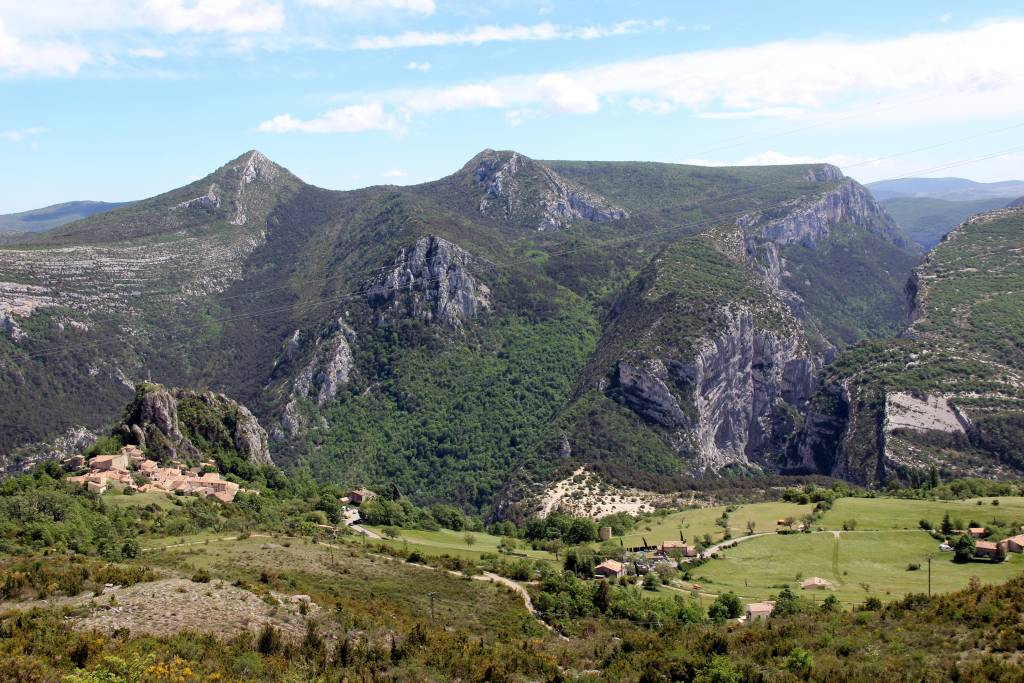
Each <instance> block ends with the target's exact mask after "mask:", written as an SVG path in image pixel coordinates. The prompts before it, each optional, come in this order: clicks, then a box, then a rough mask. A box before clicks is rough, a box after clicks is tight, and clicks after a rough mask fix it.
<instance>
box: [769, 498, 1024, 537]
mask: <svg viewBox="0 0 1024 683" xmlns="http://www.w3.org/2000/svg"><path fill="white" fill-rule="evenodd" d="M993 500H998V501H999V505H992V501H993ZM979 501H980V502H981V505H978V502H979ZM751 507H753V506H751ZM947 512H948V513H949V515H950V517H951V518H952V519H953V520H956V519H960V520H962V521H963V522H964V524H967V523H969V522H970V521H971V520H974V521H977V522H980V523H981V524H982V525H987V524H988V523H990V522H991V521H992V520H1006V521H1014V520H1019V521H1018V523H1017V525H1016V526H1018V527H1019V526H1020V524H1024V498H1021V497H1011V496H1006V497H1003V498H998V499H996V498H981V499H977V498H973V499H969V500H951V501H938V500H903V499H899V498H841V499H839V500H837V501H836V502H835V504H834V505H833V507H832V509H831V510H829V511H828V512H826V513H825V514H824V515H823V516H822V518H821V519H820V520H819V521H818V526H822V527H824V528H826V529H842V528H843V522H844V521H846V520H851V519H852V520H856V522H857V529H859V530H865V529H877V530H889V529H917V528H918V522H919V521H920V520H922V519H927V520H929V521H931V523H932V524H934V525H935V526H936V527H937V526H938V525H939V522H940V521H942V516H943V515H944V514H946V513H947Z"/></svg>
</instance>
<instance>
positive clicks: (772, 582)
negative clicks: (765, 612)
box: [693, 530, 1024, 603]
mask: <svg viewBox="0 0 1024 683" xmlns="http://www.w3.org/2000/svg"><path fill="white" fill-rule="evenodd" d="M938 546H939V542H938V541H936V540H935V539H933V538H932V537H931V536H929V535H928V534H927V533H926V532H924V531H917V530H893V531H852V532H845V531H843V532H827V531H826V532H815V533H810V534H787V535H774V536H764V537H761V538H755V539H751V540H749V541H746V542H743V543H740V544H739V545H737V546H736V547H735V548H730V549H728V550H726V551H724V552H723V553H721V554H720V555H719V558H718V559H714V560H711V561H709V562H708V563H707V564H705V565H703V566H701V567H699V568H697V569H695V570H693V574H694V580H695V581H696V582H698V583H701V584H702V586H703V588H704V589H705V590H706V591H708V592H711V593H720V592H725V591H729V590H731V591H734V592H736V593H737V594H738V595H741V596H743V597H745V598H750V599H763V598H768V597H770V596H772V595H775V594H777V593H778V592H779V590H781V589H782V588H783V587H785V586H789V587H791V588H793V589H794V590H795V591H796V592H797V593H801V594H803V595H806V596H816V599H817V600H819V601H821V600H824V598H825V596H826V595H828V594H829V593H834V594H835V595H836V597H837V598H839V600H840V601H842V602H844V603H860V602H863V601H864V600H865V599H866V598H868V597H869V596H875V597H878V598H880V599H882V600H893V599H897V598H902V597H903V596H905V595H907V594H908V593H925V592H927V590H928V561H927V557H928V555H929V554H930V555H932V591H933V592H936V593H940V592H941V593H945V592H950V591H955V590H959V589H962V588H965V587H966V586H967V585H968V584H969V582H970V580H971V577H975V576H976V577H978V579H979V580H980V581H981V582H982V583H1002V582H1003V581H1006V580H1007V579H1009V578H1010V577H1012V576H1014V575H1016V574H1018V573H1020V571H1021V570H1022V569H1024V557H1022V556H1021V555H1016V554H1013V553H1011V554H1010V556H1009V558H1008V559H1007V561H1006V562H1003V563H993V562H990V561H988V560H975V561H974V562H969V563H966V564H957V563H955V562H953V553H949V552H945V553H944V552H939V550H938ZM912 564H916V565H918V569H916V570H911V569H910V566H911V565H912ZM811 576H820V577H821V578H823V579H827V580H828V581H831V582H832V584H833V590H831V591H827V590H819V591H812V590H806V591H801V590H800V588H799V582H800V580H802V579H804V578H808V577H811Z"/></svg>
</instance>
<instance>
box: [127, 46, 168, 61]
mask: <svg viewBox="0 0 1024 683" xmlns="http://www.w3.org/2000/svg"><path fill="white" fill-rule="evenodd" d="M128 54H129V55H131V56H132V57H138V58H140V59H163V58H164V57H166V56H167V53H166V52H164V51H163V50H158V49H157V48H155V47H137V48H135V49H134V50H129V51H128Z"/></svg>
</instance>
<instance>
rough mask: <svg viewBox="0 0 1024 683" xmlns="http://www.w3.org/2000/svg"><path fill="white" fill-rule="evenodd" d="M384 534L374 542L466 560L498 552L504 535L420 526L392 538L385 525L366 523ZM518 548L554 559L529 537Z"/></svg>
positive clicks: (528, 554)
mask: <svg viewBox="0 0 1024 683" xmlns="http://www.w3.org/2000/svg"><path fill="white" fill-rule="evenodd" d="M366 528H367V529H370V530H372V531H374V532H376V533H378V534H380V535H381V536H382V537H383V538H382V539H381V540H380V541H377V540H373V541H368V542H371V543H386V544H387V545H390V546H392V547H395V548H402V549H406V550H417V551H419V552H421V553H423V554H424V555H445V554H447V555H451V556H452V557H462V558H464V559H467V560H479V559H480V554H481V553H497V552H498V544H499V543H500V542H501V538H500V537H498V536H492V535H491V534H488V533H485V532H480V531H471V532H465V531H451V530H449V529H441V530H439V531H422V530H420V529H399V530H398V534H399V535H398V538H394V539H389V538H387V537H385V536H384V528H383V527H369V526H368V527H366ZM467 534H468V536H470V537H472V538H473V542H472V544H470V543H467V542H466V538H467ZM516 546H517V547H516V549H515V552H516V553H517V554H522V555H525V556H526V557H529V558H530V559H534V560H554V559H555V556H554V555H553V554H551V553H549V552H545V551H543V550H533V549H531V548H530V544H529V541H522V540H520V541H517V543H516Z"/></svg>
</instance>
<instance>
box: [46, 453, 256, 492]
mask: <svg viewBox="0 0 1024 683" xmlns="http://www.w3.org/2000/svg"><path fill="white" fill-rule="evenodd" d="M62 464H63V466H64V468H65V469H66V470H68V471H71V472H79V471H81V470H83V469H84V470H86V471H84V472H82V473H80V474H74V475H71V476H68V477H67V481H68V482H70V483H72V484H77V485H79V486H81V487H83V488H85V489H87V490H88V491H90V492H91V493H96V494H102V493H104V492H106V491H107V489H109V488H110V487H112V486H118V487H121V488H122V490H123V491H124V492H125V493H147V492H150V491H152V492H163V493H173V494H182V495H195V496H202V497H204V498H213V499H214V500H218V501H220V502H221V503H230V502H232V501H234V499H235V496H236V495H237V494H238V493H240V492H244V493H257V494H258V493H259V491H256V490H249V489H244V488H242V487H241V486H239V485H238V484H236V483H235V482H233V481H228V480H226V479H222V478H221V475H220V473H219V472H217V471H216V470H217V465H216V463H214V462H213V461H212V460H205V461H203V462H200V463H199V464H198V465H195V466H192V467H187V466H186V465H185V464H184V463H182V462H181V461H178V460H174V461H171V462H170V463H169V464H168V466H166V467H161V466H160V464H159V463H158V462H156V461H155V460H150V459H148V458H146V456H145V454H144V453H143V452H142V450H141V449H140V448H139V447H138V446H132V445H128V446H123V447H122V448H121V450H119V451H118V452H117V453H113V454H107V455H96V456H93V457H92V458H90V459H89V460H88V461H86V459H85V456H83V455H73V456H71V457H69V458H66V459H65V460H63V461H62Z"/></svg>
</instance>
